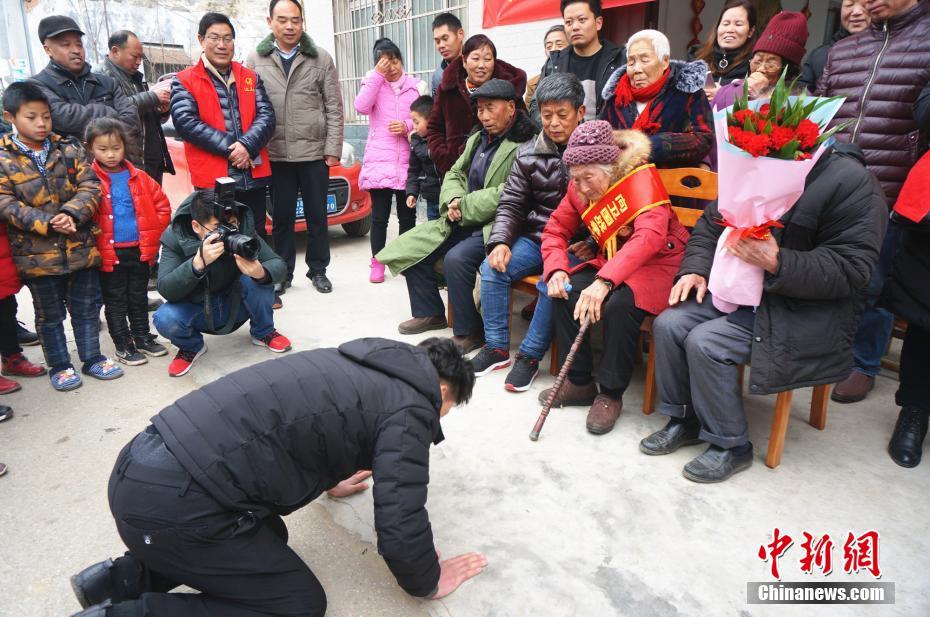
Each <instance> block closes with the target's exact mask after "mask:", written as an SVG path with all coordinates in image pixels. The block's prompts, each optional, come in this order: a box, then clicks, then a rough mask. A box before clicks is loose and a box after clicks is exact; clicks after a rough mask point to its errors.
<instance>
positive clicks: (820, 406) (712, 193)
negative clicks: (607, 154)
mask: <svg viewBox="0 0 930 617" xmlns="http://www.w3.org/2000/svg"><path fill="white" fill-rule="evenodd" d="M658 172H659V175H660V176H661V177H662V182H663V184H665V188H666V190H667V191H668V194H669V195H670V196H672V197H684V198H690V199H699V200H704V201H713V200H714V199H716V198H717V174H715V173H713V172H710V171H706V170H704V169H698V168H681V169H659V170H658ZM672 209H673V210H674V211H675V214H676V216H678V220H679V221H681V224H682V225H684V226H685V227H687V228H688V229H693V228H694V226H695V225H696V224H697V221H698V219H699V218H700V217H701V215H702V214H703V212H702V211H701V210H697V209H693V208H679V207H673V208H672ZM538 281H539V277H538V276H530V277H527V278H525V279H523V280H521V281H518V282H516V283H514V284H513V290H516V291H522V292H525V293H528V294H530V295H535V294H536V293H537V290H536V283H537V282H538ZM510 302H511V313H512V312H513V294H512V293H511V301H510ZM654 321H655V317H653V316H651V315H650V316H647V317H646V319H644V320H643V323H642V325H641V326H640V336H641V339H640V347H641V348H642V347H643V346H644V345H646V344H648V347H649V351H648V354H647V356H646V379H645V384H644V387H643V413H644V414H651V413H652V412H653V411H655V402H656V379H655V362H656V355H655V345H654V344H653V341H652V325H653V322H654ZM647 339H648V340H647ZM558 358H559V350H558V341H557V340H556V339H555V338H554V337H553V341H552V347H551V349H550V350H549V372H550V373H552V374H553V375H557V374H558V372H559V360H558ZM739 368H740V372H739V375H740V377H739V380H740V385H741V386H742V383H743V373H744V372H745V368H746V367H745V366H740V367H739ZM793 394H794V393H793V391H792V390H787V391H785V392H781V393H779V394H778V397H777V398H776V400H775V415H774V418H773V419H772V431H771V434H770V436H769V447H768V452H767V454H766V457H765V464H766V465H767V466H768V467H771V468H775V467H777V466H778V465H779V463H780V462H781V454H782V450H783V449H784V447H785V436H786V435H787V432H788V418H789V417H790V416H791V399H792V397H793ZM829 401H830V386H829V385H822V386H816V387H815V388H814V393H813V398H812V399H811V407H810V416H809V418H808V422H809V423H810V425H811V426H813V427H814V428H816V429H818V430H821V431H822V430H824V428H826V425H827V405H828V404H829Z"/></svg>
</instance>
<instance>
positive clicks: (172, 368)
mask: <svg viewBox="0 0 930 617" xmlns="http://www.w3.org/2000/svg"><path fill="white" fill-rule="evenodd" d="M205 353H207V344H206V343H204V345H203V347H201V348H200V351H184V350H183V349H179V350H178V355H176V356H175V357H174V360H172V361H171V364H169V365H168V375H169V376H170V377H180V376H181V375H187V373H188V372H190V370H191V367H193V366H194V362H196V361H197V358H199V357H200V356H202V355H203V354H205Z"/></svg>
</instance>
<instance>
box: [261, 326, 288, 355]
mask: <svg viewBox="0 0 930 617" xmlns="http://www.w3.org/2000/svg"><path fill="white" fill-rule="evenodd" d="M252 344H253V345H258V346H259V347H267V348H268V349H270V350H271V351H273V352H275V353H284V352H285V351H290V349H291V341H290V340H288V338H287V337H286V336H284V335H283V334H279V333H278V331H277V330H272V331H271V333H270V334H269V335H268V336H266V337H264V338H262V339H257V338H253V339H252Z"/></svg>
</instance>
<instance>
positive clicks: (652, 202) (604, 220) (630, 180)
mask: <svg viewBox="0 0 930 617" xmlns="http://www.w3.org/2000/svg"><path fill="white" fill-rule="evenodd" d="M670 203H671V202H670V201H669V198H668V192H667V191H666V190H665V185H663V184H662V179H661V178H660V177H659V174H658V172H657V171H656V166H655V165H653V164H649V165H641V166H640V167H637V168H636V169H634V170H633V171H631V172H630V173H628V174H627V175H626V176H624V177H623V178H621V179H620V180H618V181H617V182H616V183H615V184H614V185H613V186H611V187H610V188H609V189H607V192H606V193H605V194H604V196H603V197H601V198H600V199H599V200H597V201H596V202H591V205H590V206H588V209H587V210H585V211H584V213H583V214H582V215H581V218H582V220H583V221H584V224H585V225H587V226H588V229H589V230H590V231H591V235H592V236H594V239H595V240H597V245H598V246H599V247H600V248H601V251H603V252H604V254H605V255H606V257H607V258H608V259H610V258H611V257H613V256H614V255H615V254H616V253H617V236H618V235H619V236H620V239H621V241H622V240H623V239H625V238H627V237H629V236H630V234H632V233H633V230H632V228H631V227H630V225H631V224H632V223H633V220H634V219H635V218H636V217H637V216H639V215H640V214H642V213H643V212H647V211H649V210H652V209H653V208H657V207H659V206H664V205H666V204H670Z"/></svg>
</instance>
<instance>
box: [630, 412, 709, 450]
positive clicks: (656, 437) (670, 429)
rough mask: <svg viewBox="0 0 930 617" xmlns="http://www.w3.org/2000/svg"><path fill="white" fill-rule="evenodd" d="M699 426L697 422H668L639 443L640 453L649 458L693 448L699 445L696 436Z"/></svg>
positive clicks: (675, 420)
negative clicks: (683, 447) (686, 447)
mask: <svg viewBox="0 0 930 617" xmlns="http://www.w3.org/2000/svg"><path fill="white" fill-rule="evenodd" d="M700 432H701V425H700V424H699V423H697V422H682V421H680V420H677V419H673V420H669V421H668V424H666V425H665V428H662V429H660V430H658V431H656V432H655V433H653V434H652V435H649V436H648V437H644V438H643V439H642V441H640V442H639V449H640V451H641V452H643V453H645V454H648V455H650V456H659V455H661V454H671V453H672V452H674V451H675V450H677V449H678V448H680V447H682V446H693V445H695V444H699V443H701V440H700V439H698V434H699V433H700Z"/></svg>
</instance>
